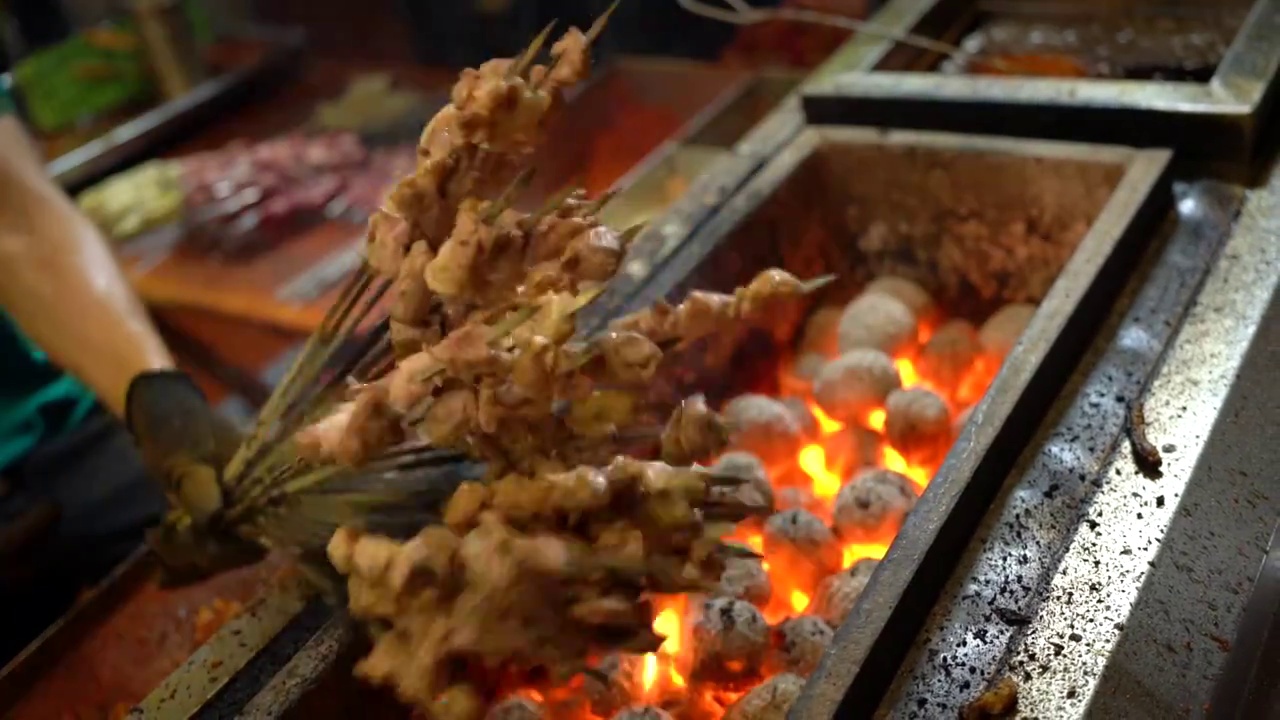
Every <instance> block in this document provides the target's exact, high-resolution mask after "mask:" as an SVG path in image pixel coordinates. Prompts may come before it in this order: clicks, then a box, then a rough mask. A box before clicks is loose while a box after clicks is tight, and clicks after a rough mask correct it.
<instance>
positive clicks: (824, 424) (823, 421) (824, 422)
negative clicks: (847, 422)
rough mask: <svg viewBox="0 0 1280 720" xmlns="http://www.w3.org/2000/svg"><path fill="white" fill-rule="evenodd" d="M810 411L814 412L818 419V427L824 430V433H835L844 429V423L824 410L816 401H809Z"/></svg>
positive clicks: (824, 434)
mask: <svg viewBox="0 0 1280 720" xmlns="http://www.w3.org/2000/svg"><path fill="white" fill-rule="evenodd" d="M809 412H811V413H813V417H814V419H815V420H817V421H818V428H819V429H820V430H821V431H822V435H823V436H824V437H825V436H827V435H833V434H835V433H838V432H840V431H841V430H843V429H844V423H842V422H840V421H839V420H836V419H835V418H833V417H831V416H830V415H828V414H826V413H825V412H823V411H822V408H820V407H818V404H817V403H815V402H810V403H809Z"/></svg>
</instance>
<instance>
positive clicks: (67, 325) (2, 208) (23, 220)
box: [0, 118, 173, 414]
mask: <svg viewBox="0 0 1280 720" xmlns="http://www.w3.org/2000/svg"><path fill="white" fill-rule="evenodd" d="M0 307H3V308H4V309H5V310H6V311H7V312H8V313H9V314H10V316H12V318H13V319H14V321H15V322H17V324H18V325H19V326H20V327H21V328H22V330H23V331H24V332H25V333H26V334H27V335H28V336H29V337H30V338H31V339H32V340H34V341H35V343H36V344H37V345H39V346H40V348H41V349H42V350H44V351H45V352H46V353H48V354H49V356H50V357H51V358H52V359H53V360H54V361H55V362H57V363H58V364H59V365H61V366H62V367H63V368H65V369H66V370H67V371H68V372H70V373H71V374H73V375H75V376H76V377H78V378H79V379H80V380H81V381H82V382H84V383H85V384H86V385H88V386H89V387H90V389H92V390H93V391H94V392H95V393H96V394H97V395H98V397H99V399H100V400H101V401H102V402H103V404H104V405H106V406H107V407H108V408H109V409H111V410H112V411H113V412H115V413H116V414H120V413H122V412H123V407H124V398H125V391H126V389H127V388H128V385H129V382H130V381H131V380H132V379H133V377H134V376H135V375H137V374H138V373H139V372H142V371H145V370H152V369H160V368H168V367H171V366H172V365H173V360H172V358H171V357H170V355H169V352H168V350H166V349H165V347H164V343H163V342H162V341H161V340H160V338H159V336H158V334H157V333H156V331H155V328H154V327H153V326H152V324H151V321H150V319H149V318H148V317H147V314H146V311H145V310H144V308H143V307H142V305H141V304H140V303H139V302H138V299H137V297H136V296H135V295H134V293H133V290H132V288H131V287H130V286H129V284H128V281H127V280H126V279H125V278H124V276H123V274H122V273H121V271H120V268H119V266H118V265H117V263H116V260H115V257H114V256H113V255H112V253H111V250H110V248H109V247H108V246H107V244H106V242H105V240H104V239H103V238H102V236H101V234H100V233H99V232H98V230H97V229H96V228H95V227H94V226H93V224H92V223H91V222H89V220H88V219H86V218H85V217H84V216H83V215H82V214H81V213H80V212H79V210H78V209H77V208H76V207H75V205H74V204H73V203H71V201H70V200H69V199H68V198H67V197H66V196H65V195H64V194H63V193H62V191H61V190H60V189H59V188H57V187H56V186H54V185H53V184H52V182H50V181H49V180H48V179H47V178H46V176H45V175H44V174H43V168H42V166H41V165H40V163H39V160H38V159H37V158H36V157H35V156H34V154H33V153H31V151H30V148H29V147H28V146H27V145H26V140H25V137H24V135H23V134H22V131H21V129H20V128H19V127H18V126H17V124H16V122H15V121H14V120H13V119H11V118H0Z"/></svg>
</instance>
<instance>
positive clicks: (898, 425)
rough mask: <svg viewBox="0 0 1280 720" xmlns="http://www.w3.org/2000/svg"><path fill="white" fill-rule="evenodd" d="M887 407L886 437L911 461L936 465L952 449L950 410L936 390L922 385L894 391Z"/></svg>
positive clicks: (885, 405) (887, 402) (885, 406)
mask: <svg viewBox="0 0 1280 720" xmlns="http://www.w3.org/2000/svg"><path fill="white" fill-rule="evenodd" d="M884 409H885V421H884V430H885V438H886V439H887V440H888V441H889V444H890V445H892V446H893V447H894V449H896V450H897V451H898V452H900V453H902V456H903V457H904V458H906V459H907V460H908V461H910V462H912V463H916V464H919V465H935V464H937V463H939V462H941V461H942V458H943V457H945V456H946V454H947V450H950V449H951V412H950V410H948V408H947V403H946V401H944V400H943V399H942V398H940V397H938V396H937V394H935V393H934V392H933V391H931V390H927V389H925V388H922V387H913V388H907V389H905V390H894V391H893V392H891V393H889V397H888V398H887V399H886V400H885V402H884Z"/></svg>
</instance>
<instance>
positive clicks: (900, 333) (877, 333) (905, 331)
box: [836, 294, 916, 355]
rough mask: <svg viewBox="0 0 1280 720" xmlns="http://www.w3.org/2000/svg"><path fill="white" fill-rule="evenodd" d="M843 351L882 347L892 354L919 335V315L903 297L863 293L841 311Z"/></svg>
mask: <svg viewBox="0 0 1280 720" xmlns="http://www.w3.org/2000/svg"><path fill="white" fill-rule="evenodd" d="M836 332H837V335H838V338H839V348H840V352H842V353H846V352H849V351H850V350H879V351H880V352H883V353H887V354H889V355H893V354H896V353H898V352H899V351H902V350H905V349H906V348H908V347H910V346H911V344H912V343H914V342H915V339H916V318H915V315H913V314H912V312H911V309H910V308H908V307H907V306H906V305H904V304H902V301H900V300H898V299H896V298H894V297H892V296H889V295H881V294H870V295H861V296H859V297H857V298H856V299H854V301H853V302H851V303H849V304H848V305H847V306H846V307H845V309H844V313H843V314H841V315H840V326H839V327H838V328H837V330H836Z"/></svg>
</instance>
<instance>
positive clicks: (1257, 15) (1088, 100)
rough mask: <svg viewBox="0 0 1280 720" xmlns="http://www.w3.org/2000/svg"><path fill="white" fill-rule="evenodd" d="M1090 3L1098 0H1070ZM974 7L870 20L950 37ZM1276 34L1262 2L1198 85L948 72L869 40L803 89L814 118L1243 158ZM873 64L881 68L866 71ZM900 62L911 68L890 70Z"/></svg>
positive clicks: (943, 3) (1274, 60)
mask: <svg viewBox="0 0 1280 720" xmlns="http://www.w3.org/2000/svg"><path fill="white" fill-rule="evenodd" d="M1158 1H1159V0H1130V1H1129V2H1124V3H1120V5H1121V6H1123V7H1126V8H1133V7H1138V8H1141V7H1143V6H1144V5H1145V6H1148V7H1151V6H1155V5H1156V2H1158ZM1165 2H1169V0H1165ZM1088 5H1094V6H1102V5H1103V3H1101V2H1091V3H1084V4H1082V5H1077V6H1075V7H1084V6H1088ZM1114 6H1115V5H1114V3H1112V4H1111V5H1110V7H1114ZM1201 7H1202V8H1203V6H1201ZM978 14H979V8H978V4H977V3H975V2H974V0H893V1H892V2H890V3H889V4H888V5H886V6H885V7H884V9H882V10H881V11H880V12H879V13H878V14H877V15H876V16H875V22H876V24H877V25H879V26H883V27H885V28H888V29H890V30H893V31H896V32H913V33H916V34H919V35H923V36H927V37H931V38H935V39H941V40H944V41H949V42H953V43H954V42H958V41H959V38H960V35H961V33H962V32H963V31H964V30H965V29H967V28H968V27H970V26H972V23H973V22H974V21H975V19H976V17H977V16H978ZM1276 37H1280V0H1256V1H1255V2H1254V3H1253V6H1252V9H1251V11H1250V13H1249V15H1248V16H1247V17H1246V19H1245V20H1244V23H1243V25H1242V26H1241V28H1240V30H1239V31H1238V32H1237V34H1236V36H1235V39H1234V41H1233V42H1232V44H1231V46H1230V47H1229V49H1228V51H1227V53H1226V55H1225V56H1224V57H1223V59H1222V61H1221V62H1220V63H1219V64H1218V66H1217V69H1216V71H1215V73H1214V75H1213V77H1212V78H1211V79H1210V81H1209V82H1207V83H1195V82H1169V81H1145V80H1102V79H1054V78H1029V77H983V76H961V75H942V74H939V73H936V72H932V71H931V69H932V68H933V67H935V66H936V65H937V62H938V60H939V57H938V56H937V55H935V54H932V53H927V52H923V51H918V50H914V49H911V48H909V47H906V46H902V45H896V44H895V43H893V42H891V41H887V40H881V39H876V38H872V37H870V36H864V37H860V38H857V39H855V40H853V41H851V42H850V43H849V44H848V45H847V46H846V47H845V48H844V49H842V50H841V51H839V52H838V53H837V55H836V57H835V58H833V60H832V61H831V62H830V63H828V65H827V66H826V67H825V68H824V70H823V71H822V73H821V74H820V77H819V78H817V79H816V80H815V81H814V82H812V83H810V84H808V85H807V87H806V90H805V99H804V108H805V114H806V116H807V118H808V119H809V121H810V122H815V123H832V124H859V125H874V126H888V127H899V128H917V129H937V130H949V131H954V132H972V133H989V134H995V135H1015V136H1020V137H1043V138H1054V139H1063V140H1087V141H1097V142H1111V143H1122V144H1126V145H1132V146H1137V147H1172V148H1176V149H1178V150H1179V151H1181V152H1184V153H1186V154H1188V155H1191V156H1196V157H1199V158H1211V159H1223V160H1230V161H1242V160H1247V159H1248V158H1250V157H1251V156H1252V155H1253V154H1254V152H1255V146H1256V145H1257V141H1258V139H1259V137H1258V136H1259V134H1260V133H1261V132H1262V131H1263V130H1264V129H1265V127H1266V117H1267V111H1268V110H1269V107H1270V105H1271V104H1272V101H1273V96H1274V90H1275V86H1276V74H1277V68H1278V67H1280V43H1277V42H1275V38H1276ZM868 65H871V66H873V67H874V68H875V69H874V70H872V71H870V72H864V71H863V70H864V69H865V68H866V67H867V66H868ZM903 67H905V68H911V70H910V71H906V72H889V71H888V70H894V69H897V68H903Z"/></svg>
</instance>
